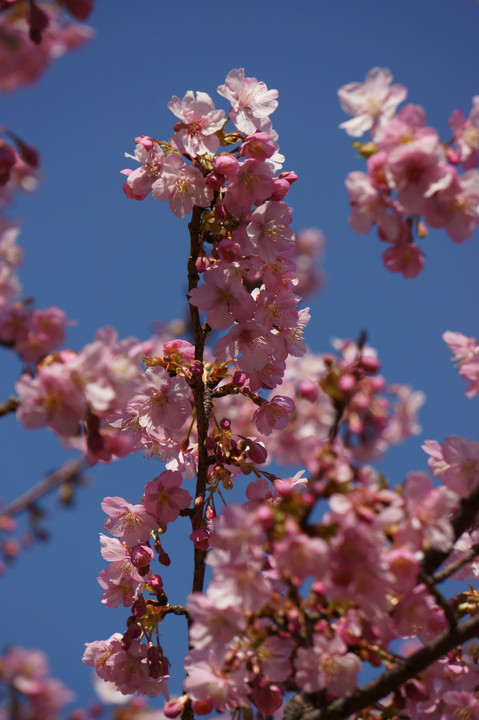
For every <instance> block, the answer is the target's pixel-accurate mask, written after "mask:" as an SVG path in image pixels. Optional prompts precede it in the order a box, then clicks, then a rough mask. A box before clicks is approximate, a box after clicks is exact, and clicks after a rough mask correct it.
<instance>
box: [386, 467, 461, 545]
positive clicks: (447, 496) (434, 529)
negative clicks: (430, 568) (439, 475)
mask: <svg viewBox="0 0 479 720" xmlns="http://www.w3.org/2000/svg"><path fill="white" fill-rule="evenodd" d="M404 496H405V498H406V506H407V511H408V517H407V519H405V521H404V522H403V523H402V524H401V526H400V528H399V531H398V534H397V539H398V541H399V542H402V543H403V544H404V546H405V547H407V548H410V549H412V550H422V549H423V548H424V549H428V548H434V549H435V550H439V551H440V552H447V551H448V550H450V548H451V546H452V544H453V542H454V532H453V528H452V525H451V522H450V517H451V514H452V513H453V512H454V511H455V510H456V509H457V506H458V501H459V498H458V496H457V495H456V493H455V492H452V490H450V489H449V488H446V487H440V488H438V489H435V488H434V487H433V484H432V481H431V479H430V478H429V476H428V475H426V473H423V472H410V473H408V475H407V477H406V480H405V483H404Z"/></svg>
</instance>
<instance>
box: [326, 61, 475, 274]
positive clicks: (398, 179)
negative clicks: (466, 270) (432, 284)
mask: <svg viewBox="0 0 479 720" xmlns="http://www.w3.org/2000/svg"><path fill="white" fill-rule="evenodd" d="M391 81H392V75H391V73H390V71H389V70H387V69H385V68H373V70H371V71H370V72H369V73H368V75H367V76H366V79H365V81H364V83H350V84H348V85H345V86H343V87H342V88H340V90H339V92H338V96H339V101H340V103H341V107H342V108H343V110H344V111H345V112H347V113H348V114H350V115H352V116H353V117H352V119H351V120H347V121H346V122H344V123H342V125H341V127H343V128H344V129H345V130H346V132H347V133H348V134H349V135H352V136H353V137H361V136H362V135H363V134H364V133H365V132H366V131H367V130H369V131H370V134H371V141H367V142H364V143H359V142H356V143H354V146H355V147H357V148H358V149H359V152H360V155H362V156H363V157H365V158H367V172H366V173H364V172H359V171H356V172H351V173H350V174H349V175H348V177H347V179H346V187H347V191H348V194H349V199H350V203H351V214H350V216H349V222H350V225H351V227H352V228H353V229H354V230H356V232H358V233H368V232H369V231H370V230H371V228H372V227H373V226H375V225H377V229H378V235H379V238H380V239H381V240H382V241H384V242H387V243H390V246H389V247H388V248H387V250H385V252H384V253H383V262H384V265H385V266H386V268H387V269H388V270H389V271H391V272H400V273H402V274H403V275H404V277H410V278H412V277H416V275H418V273H419V272H421V270H422V269H423V266H424V255H423V253H422V252H421V250H420V249H419V247H418V245H417V243H416V242H415V241H414V236H413V232H414V231H415V232H416V235H417V238H419V239H421V238H424V237H425V236H426V235H427V232H428V230H427V226H428V225H429V226H431V227H433V228H444V229H445V230H446V232H447V233H448V234H449V236H450V237H451V238H452V240H453V241H454V242H457V243H459V242H462V241H463V240H466V239H469V238H470V237H471V235H472V233H473V231H474V229H475V227H476V226H477V225H478V224H479V172H478V170H477V164H478V151H479V96H476V97H474V98H473V105H472V109H471V112H470V114H469V117H468V118H466V117H465V116H464V115H463V113H462V112H461V111H460V110H454V112H453V113H452V115H451V118H450V120H449V125H450V127H451V131H452V140H450V141H448V142H446V143H445V142H442V141H441V139H440V137H439V134H438V132H437V130H435V129H434V128H432V127H429V126H427V125H426V113H425V111H424V109H423V108H422V107H420V106H418V105H411V104H408V105H405V106H403V107H402V108H401V110H399V111H398V112H396V109H397V107H398V105H399V104H400V103H401V102H402V101H403V100H405V98H406V94H407V91H406V89H405V88H404V87H403V86H401V85H391ZM461 170H462V172H461Z"/></svg>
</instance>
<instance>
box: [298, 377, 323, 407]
mask: <svg viewBox="0 0 479 720" xmlns="http://www.w3.org/2000/svg"><path fill="white" fill-rule="evenodd" d="M296 394H297V395H298V396H299V397H300V398H303V399H304V400H309V402H316V400H317V399H318V396H319V387H318V383H315V382H313V380H301V381H300V382H299V383H298V385H297V387H296Z"/></svg>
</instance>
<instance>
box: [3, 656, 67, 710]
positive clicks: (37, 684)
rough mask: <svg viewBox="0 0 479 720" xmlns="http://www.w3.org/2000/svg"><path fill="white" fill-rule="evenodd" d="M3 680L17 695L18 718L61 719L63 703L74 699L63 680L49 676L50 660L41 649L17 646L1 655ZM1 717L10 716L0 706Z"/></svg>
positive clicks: (9, 690) (7, 687)
mask: <svg viewBox="0 0 479 720" xmlns="http://www.w3.org/2000/svg"><path fill="white" fill-rule="evenodd" d="M0 683H1V685H3V686H4V689H5V690H8V695H11V694H13V695H14V697H15V699H16V703H15V713H14V714H15V717H18V718H20V717H22V718H27V717H29V718H35V720H58V718H59V717H60V713H61V711H62V710H63V708H64V706H65V705H66V704H67V703H69V702H71V701H72V700H73V699H74V695H73V693H72V692H71V691H70V690H69V689H68V688H67V687H66V686H65V685H64V684H63V683H62V682H60V680H57V679H56V678H53V677H51V676H50V668H49V666H48V661H47V659H46V657H45V655H44V653H42V652H41V651H40V650H31V649H27V648H22V647H18V646H17V647H11V648H9V649H8V650H6V651H5V653H4V654H3V655H2V656H0ZM4 694H5V693H4V691H2V696H3V695H4ZM0 716H1V717H2V718H3V717H5V718H6V717H7V714H6V713H5V715H4V714H3V710H2V709H1V707H0ZM10 717H13V715H11V716H10Z"/></svg>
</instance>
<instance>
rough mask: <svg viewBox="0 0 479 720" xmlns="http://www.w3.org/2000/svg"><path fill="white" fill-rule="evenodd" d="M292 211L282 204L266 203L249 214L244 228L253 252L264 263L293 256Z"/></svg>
mask: <svg viewBox="0 0 479 720" xmlns="http://www.w3.org/2000/svg"><path fill="white" fill-rule="evenodd" d="M292 216H293V211H292V210H291V208H290V207H288V205H286V203H283V202H266V203H264V204H263V205H261V206H260V207H258V208H256V210H254V211H253V212H252V213H251V216H250V222H249V223H248V226H247V228H246V232H247V234H248V237H249V240H250V243H251V245H252V246H253V248H254V251H255V252H256V253H257V254H258V255H259V256H260V258H261V259H262V260H264V261H265V262H274V261H275V260H276V259H277V258H278V257H291V256H292V255H293V254H294V246H293V243H294V233H293V231H292V229H291V227H290V224H291V220H292Z"/></svg>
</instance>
